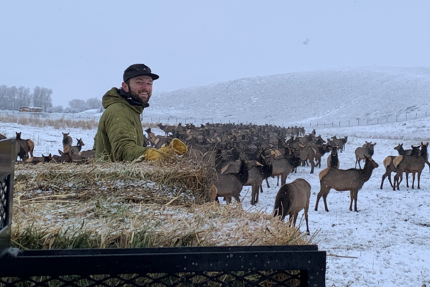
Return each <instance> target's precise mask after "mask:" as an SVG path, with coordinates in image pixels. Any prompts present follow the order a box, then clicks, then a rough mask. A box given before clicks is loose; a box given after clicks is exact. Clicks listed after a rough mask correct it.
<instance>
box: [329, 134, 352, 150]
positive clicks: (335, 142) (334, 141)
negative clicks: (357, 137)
mask: <svg viewBox="0 0 430 287" xmlns="http://www.w3.org/2000/svg"><path fill="white" fill-rule="evenodd" d="M347 141H348V136H345V137H343V138H337V137H336V136H332V137H331V139H327V143H329V144H330V145H332V146H337V147H338V150H339V151H340V152H342V151H344V150H345V144H346V142H347Z"/></svg>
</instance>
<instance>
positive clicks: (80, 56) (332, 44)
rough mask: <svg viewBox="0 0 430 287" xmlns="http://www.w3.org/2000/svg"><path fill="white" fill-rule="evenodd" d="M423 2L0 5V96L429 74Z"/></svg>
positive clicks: (56, 98)
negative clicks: (312, 74) (350, 71)
mask: <svg viewBox="0 0 430 287" xmlns="http://www.w3.org/2000/svg"><path fill="white" fill-rule="evenodd" d="M429 11H430V1H428V0H415V1H414V0H408V1H396V0H378V1H374V0H367V1H361V0H357V1H348V0H338V1H327V0H325V1H288V0H271V1H254V0H246V1H245V0H244V1H232V0H216V1H202V0H195V1H191V0H172V1H144V0H139V1H137V0H133V1H119V0H118V1H113V0H109V1H108V0H103V1H101V0H92V1H83V0H82V1H58V0H50V1H45V0H41V1H30V0H14V1H1V2H0V12H1V15H2V16H1V22H0V36H1V38H2V39H1V42H0V85H7V86H17V87H18V86H24V87H28V88H30V89H31V90H32V89H33V88H34V87H35V86H40V87H45V88H51V89H52V90H53V96H52V99H53V103H54V105H63V106H67V105H68V102H69V101H70V100H71V99H84V100H85V99H87V98H92V97H98V98H100V99H101V97H102V96H103V94H104V93H105V92H106V91H107V90H109V89H110V88H112V87H119V86H120V85H121V82H122V74H123V71H124V69H125V68H126V67H127V66H129V65H131V64H134V63H144V64H146V65H148V66H149V67H151V69H152V71H153V72H154V73H157V74H159V75H160V79H159V80H157V81H156V82H155V84H154V94H156V93H157V92H162V91H172V90H176V89H180V88H187V87H191V86H201V85H207V84H212V83H217V82H223V81H228V80H235V79H238V78H244V77H255V76H267V75H273V74H284V73H290V72H301V71H313V70H324V69H333V68H344V67H362V66H366V67H368V66H377V67H379V66H389V67H430V52H429V51H430V34H429V33H428V27H430V17H429V15H428V12H429Z"/></svg>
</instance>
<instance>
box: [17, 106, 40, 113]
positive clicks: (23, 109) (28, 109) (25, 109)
mask: <svg viewBox="0 0 430 287" xmlns="http://www.w3.org/2000/svg"><path fill="white" fill-rule="evenodd" d="M19 111H20V112H31V113H40V112H42V108H40V107H20V108H19Z"/></svg>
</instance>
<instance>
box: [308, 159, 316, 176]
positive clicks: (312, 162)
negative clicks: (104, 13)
mask: <svg viewBox="0 0 430 287" xmlns="http://www.w3.org/2000/svg"><path fill="white" fill-rule="evenodd" d="M309 161H310V162H311V173H314V167H315V163H314V160H313V159H310V160H309Z"/></svg>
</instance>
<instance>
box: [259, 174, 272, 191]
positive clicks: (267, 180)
mask: <svg viewBox="0 0 430 287" xmlns="http://www.w3.org/2000/svg"><path fill="white" fill-rule="evenodd" d="M266 184H267V188H270V185H269V179H268V178H267V177H266ZM261 192H263V189H261Z"/></svg>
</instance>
